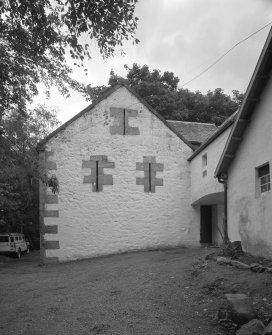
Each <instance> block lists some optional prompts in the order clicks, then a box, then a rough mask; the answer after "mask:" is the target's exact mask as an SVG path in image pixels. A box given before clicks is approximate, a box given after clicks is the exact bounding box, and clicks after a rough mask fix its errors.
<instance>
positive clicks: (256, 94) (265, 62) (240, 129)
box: [215, 28, 272, 177]
mask: <svg viewBox="0 0 272 335" xmlns="http://www.w3.org/2000/svg"><path fill="white" fill-rule="evenodd" d="M271 70H272V28H271V29H270V31H269V34H268V37H267V40H266V42H265V45H264V48H263V50H262V52H261V55H260V58H259V60H258V62H257V65H256V68H255V70H254V72H253V75H252V78H251V80H250V82H249V85H248V88H247V91H246V94H245V98H244V101H243V103H242V106H241V108H240V110H239V113H238V116H237V118H236V121H235V124H234V126H233V128H232V130H231V132H230V135H229V138H228V140H227V143H226V145H225V148H224V150H223V153H222V155H221V157H220V160H219V163H218V166H217V168H216V170H215V176H216V177H220V176H223V175H225V174H226V173H227V171H228V169H229V167H230V165H231V162H232V159H233V158H234V157H235V153H236V151H237V149H238V147H239V144H240V142H241V140H242V137H243V134H244V132H245V130H246V128H247V126H248V124H249V122H250V119H251V116H252V114H253V113H254V112H255V111H256V106H257V103H258V102H259V101H260V96H261V93H262V91H263V90H264V88H265V86H266V84H267V82H268V80H269V77H270V73H271Z"/></svg>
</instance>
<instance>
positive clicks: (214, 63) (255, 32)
mask: <svg viewBox="0 0 272 335" xmlns="http://www.w3.org/2000/svg"><path fill="white" fill-rule="evenodd" d="M271 25H272V21H271V22H269V23H267V24H266V25H265V26H263V27H261V28H260V29H258V30H256V31H254V33H252V34H250V35H249V36H247V37H246V38H244V39H242V40H241V41H239V42H238V43H236V44H235V45H234V46H233V47H231V48H230V49H229V50H228V51H226V52H225V53H224V54H223V55H222V56H220V57H219V58H217V59H216V60H215V61H214V62H213V63H212V64H211V65H209V66H208V67H207V68H206V69H204V70H203V71H201V72H200V73H199V74H198V75H196V76H195V77H193V78H192V79H190V80H189V81H187V82H186V83H184V84H182V85H181V87H184V86H186V85H188V84H189V83H191V82H192V81H193V80H196V79H197V78H199V77H200V76H202V75H203V74H204V73H206V72H207V71H209V70H210V69H211V68H212V67H213V66H215V65H216V64H217V63H219V62H220V61H221V60H222V59H223V58H224V57H226V56H227V54H229V53H230V52H231V51H232V50H233V49H235V48H236V47H237V46H238V45H240V44H242V43H243V42H245V41H246V40H248V39H250V38H251V37H252V36H254V35H256V34H257V33H259V32H260V31H261V30H263V29H265V28H266V27H268V26H271Z"/></svg>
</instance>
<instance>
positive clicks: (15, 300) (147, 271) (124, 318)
mask: <svg viewBox="0 0 272 335" xmlns="http://www.w3.org/2000/svg"><path fill="white" fill-rule="evenodd" d="M207 252H209V251H207V250H205V249H173V250H165V251H149V252H137V253H131V254H123V255H116V256H110V257H104V258H97V259H92V260H84V261H80V262H73V263H65V264H58V265H53V266H47V267H39V266H38V265H37V258H36V260H35V257H34V260H32V258H33V255H32V256H31V255H30V256H28V255H26V256H23V258H22V259H21V260H20V261H18V260H10V261H9V262H7V263H5V262H4V263H2V264H0V284H1V285H0V296H1V302H0V334H3V335H8V334H16V335H19V334H24V335H41V334H43V335H49V334H50V335H56V334H58V335H61V334H65V335H66V334H69V335H81V334H82V335H83V334H84V335H85V334H86V335H87V334H88V335H93V334H104V335H108V334H112V335H119V334H120V335H121V334H146V335H153V334H154V335H155V334H156V335H159V334H161V335H170V334H171V335H173V334H179V335H182V334H202V335H205V334H207V335H208V334H209V335H213V334H214V335H215V334H216V335H219V334H223V333H222V332H221V331H220V330H219V329H218V328H216V326H215V325H213V324H212V323H211V317H210V316H211V315H212V314H213V313H215V311H213V310H207V309H206V308H205V307H206V304H207V300H205V301H204V300H201V299H198V294H197V292H196V291H195V288H194V285H192V281H191V279H192V275H190V274H191V272H192V268H193V264H194V263H196V262H197V261H198V262H199V259H201V258H202V257H203V256H204V255H205V254H206V253H207ZM209 304H210V305H212V301H209Z"/></svg>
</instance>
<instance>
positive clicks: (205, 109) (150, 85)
mask: <svg viewBox="0 0 272 335" xmlns="http://www.w3.org/2000/svg"><path fill="white" fill-rule="evenodd" d="M125 69H126V70H127V71H128V72H127V75H126V78H121V77H119V76H118V75H116V74H115V73H114V72H113V71H111V72H110V78H109V83H108V84H109V86H114V85H116V84H117V83H121V82H122V83H125V84H127V85H128V86H130V87H131V88H133V90H134V91H135V92H136V93H138V94H139V95H140V96H141V97H142V98H143V99H144V100H145V101H146V102H148V103H149V105H150V106H151V107H153V108H154V109H155V110H156V111H157V112H159V113H160V114H161V115H162V116H163V117H164V118H165V119H170V120H182V121H195V122H211V123H215V124H216V125H220V124H221V123H222V122H223V121H224V120H225V119H226V118H227V117H229V116H230V115H231V114H232V113H233V112H234V111H235V110H236V109H237V108H238V107H239V106H240V105H241V103H242V100H243V97H244V95H243V94H241V93H239V91H237V90H234V91H233V97H231V96H229V95H227V94H225V93H224V91H223V90H222V89H221V88H216V89H215V90H214V91H208V92H207V94H203V93H201V92H200V91H196V92H191V91H190V90H188V89H183V88H178V83H179V78H178V77H177V76H175V75H174V73H173V72H168V71H166V72H164V73H161V72H160V71H159V70H152V71H151V70H150V69H149V67H148V66H147V65H143V66H140V65H138V64H133V66H132V67H131V68H129V67H128V66H127V65H125ZM106 89H108V87H106V86H96V87H91V85H88V92H89V94H90V98H91V99H92V100H93V102H95V101H96V100H97V99H99V98H100V97H101V96H102V95H103V93H104V92H105V90H106Z"/></svg>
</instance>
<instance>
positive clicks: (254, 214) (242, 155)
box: [215, 30, 272, 258]
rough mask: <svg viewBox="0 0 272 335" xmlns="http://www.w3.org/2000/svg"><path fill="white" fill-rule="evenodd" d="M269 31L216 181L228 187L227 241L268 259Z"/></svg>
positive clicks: (271, 217)
mask: <svg viewBox="0 0 272 335" xmlns="http://www.w3.org/2000/svg"><path fill="white" fill-rule="evenodd" d="M271 72H272V30H270V33H269V35H268V38H267V41H266V43H265V46H264V48H263V51H262V53H261V56H260V58H259V61H258V63H257V66H256V68H255V71H254V73H253V76H252V78H251V81H250V83H249V86H248V89H247V91H246V95H245V99H244V101H243V104H242V106H241V108H240V111H239V113H238V115H237V119H236V122H235V124H234V126H233V128H232V130H231V132H230V136H229V138H228V141H227V143H226V146H225V147H224V150H223V151H222V154H221V158H220V162H219V164H218V166H217V169H216V172H215V174H216V176H217V177H218V178H219V179H221V180H222V181H225V183H226V185H227V217H228V220H227V222H228V233H229V238H230V240H232V241H233V240H241V242H242V246H243V249H244V250H245V251H247V252H249V253H251V254H254V255H258V256H263V257H269V258H272V239H271V237H272V195H271V187H270V174H271V164H272V79H271Z"/></svg>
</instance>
